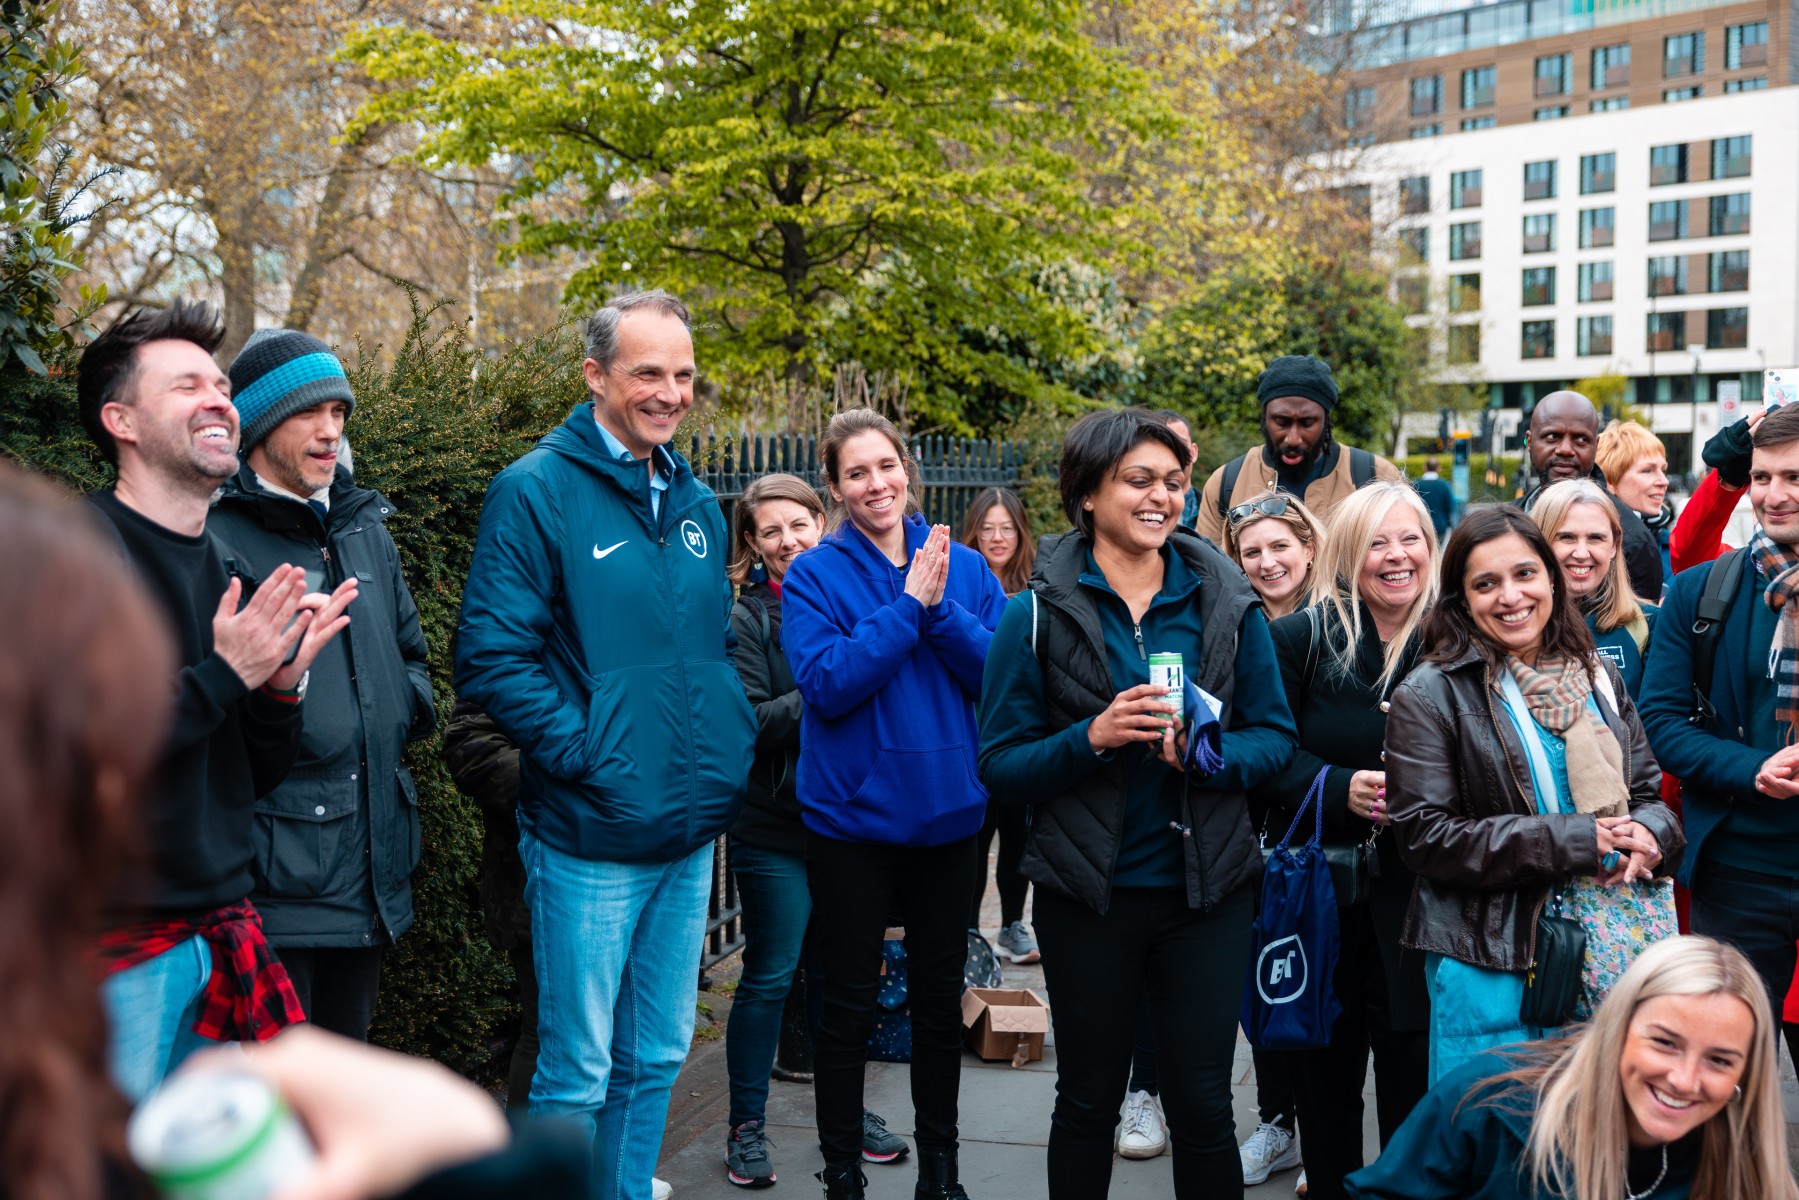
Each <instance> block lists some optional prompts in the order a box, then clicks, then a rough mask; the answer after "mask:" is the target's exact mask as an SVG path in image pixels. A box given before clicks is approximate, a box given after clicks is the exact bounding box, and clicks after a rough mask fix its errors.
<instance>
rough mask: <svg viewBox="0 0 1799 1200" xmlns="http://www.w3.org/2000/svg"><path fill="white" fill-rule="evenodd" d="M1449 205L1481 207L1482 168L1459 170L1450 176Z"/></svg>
mask: <svg viewBox="0 0 1799 1200" xmlns="http://www.w3.org/2000/svg"><path fill="white" fill-rule="evenodd" d="M1449 207H1451V208H1479V207H1480V170H1479V168H1476V169H1475V170H1472V171H1457V172H1456V173H1455V174H1453V175H1451V176H1450V177H1449Z"/></svg>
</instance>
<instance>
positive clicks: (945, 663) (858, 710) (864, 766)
mask: <svg viewBox="0 0 1799 1200" xmlns="http://www.w3.org/2000/svg"><path fill="white" fill-rule="evenodd" d="M905 529H906V557H907V561H908V562H909V561H910V560H911V557H912V555H913V554H915V553H917V551H918V549H919V548H920V547H921V546H923V545H924V543H925V539H926V538H927V537H928V536H930V532H931V530H930V526H929V525H928V524H926V523H925V519H924V518H923V517H921V516H916V515H914V516H910V517H907V518H906V519H905ZM781 600H782V612H783V619H782V628H781V640H782V644H783V646H784V647H785V649H786V651H787V661H788V663H789V665H791V666H792V667H793V678H794V681H795V682H796V683H797V684H798V685H799V689H800V696H801V698H802V699H804V700H805V702H806V707H805V711H804V713H803V714H802V715H801V717H800V769H799V798H800V812H801V817H802V819H803V820H804V821H805V822H806V827H807V828H809V829H811V830H812V831H813V832H815V833H819V834H822V835H824V836H825V837H830V838H837V839H839V840H841V841H847V842H870V843H875V844H881V845H895V846H942V845H946V844H948V843H950V842H954V841H957V840H959V839H961V838H965V837H971V836H973V835H974V834H975V833H977V832H979V830H980V828H981V821H982V819H983V818H984V817H985V815H986V811H987V790H986V789H985V788H983V787H982V786H981V784H980V780H979V779H977V778H976V775H975V753H976V750H977V749H978V748H979V744H980V739H979V736H978V734H977V732H976V729H975V719H974V702H975V701H976V700H977V699H979V698H980V694H981V673H982V670H983V668H984V667H985V666H986V662H987V645H988V643H989V642H991V641H992V640H993V629H994V627H995V626H996V625H998V624H999V615H1000V612H1001V611H1002V610H1003V609H1004V608H1005V605H1006V594H1005V592H1004V591H1002V590H1001V588H1000V585H999V580H998V579H997V578H995V577H994V574H993V571H992V570H991V569H990V568H989V567H988V566H987V563H986V560H984V559H983V558H982V557H981V556H980V554H979V553H978V552H976V551H974V550H971V549H969V548H968V547H967V546H964V545H962V544H960V543H956V542H952V543H951V544H950V561H949V580H948V583H947V584H946V585H945V587H944V592H943V600H942V601H941V602H940V603H938V604H937V605H936V606H935V607H933V608H929V609H927V608H926V607H925V606H924V605H922V604H920V603H919V602H918V601H917V600H915V599H913V598H912V597H911V596H908V595H906V577H905V574H904V572H902V571H901V570H900V569H899V568H897V567H895V566H894V565H893V564H892V563H890V562H888V561H887V556H886V555H885V554H883V553H882V552H881V551H880V550H879V549H878V548H876V546H875V545H874V543H872V542H870V541H869V540H868V538H867V537H865V536H864V535H863V534H862V532H861V531H860V530H858V529H857V528H856V527H855V526H854V525H852V524H850V523H849V522H847V521H846V522H844V523H843V524H842V525H841V526H840V527H839V528H837V529H835V530H833V531H832V532H830V533H828V534H826V535H825V536H824V538H822V539H821V540H820V541H819V543H818V545H817V546H815V547H814V548H812V549H811V550H808V551H806V552H805V553H803V554H801V555H800V556H799V557H798V558H796V559H794V560H793V566H791V567H790V568H788V571H787V578H786V580H785V581H784V582H783V584H782V588H781Z"/></svg>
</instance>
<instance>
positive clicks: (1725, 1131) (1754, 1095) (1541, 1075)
mask: <svg viewBox="0 0 1799 1200" xmlns="http://www.w3.org/2000/svg"><path fill="white" fill-rule="evenodd" d="M1716 995H1728V996H1735V997H1736V998H1737V999H1738V1000H1741V1001H1742V1002H1743V1003H1744V1004H1745V1005H1747V1006H1748V1007H1749V1013H1750V1016H1751V1018H1752V1019H1753V1021H1754V1025H1755V1028H1754V1031H1753V1033H1752V1034H1751V1036H1750V1041H1749V1056H1748V1058H1747V1060H1745V1062H1744V1063H1743V1078H1742V1082H1741V1083H1740V1084H1739V1085H1738V1086H1739V1088H1740V1089H1741V1090H1740V1094H1739V1095H1737V1097H1736V1098H1735V1099H1733V1100H1732V1101H1731V1102H1730V1103H1728V1104H1726V1105H1725V1106H1724V1108H1723V1110H1722V1111H1721V1112H1719V1113H1718V1114H1717V1115H1716V1116H1714V1117H1712V1118H1711V1119H1710V1120H1709V1121H1707V1122H1706V1123H1705V1124H1704V1125H1703V1126H1701V1131H1702V1132H1701V1134H1700V1141H1699V1173H1698V1177H1697V1178H1696V1179H1695V1180H1694V1186H1693V1191H1692V1196H1693V1200H1749V1198H1750V1197H1754V1200H1799V1184H1795V1183H1794V1181H1793V1176H1792V1173H1791V1171H1790V1169H1789V1167H1788V1159H1787V1144H1786V1114H1785V1112H1784V1111H1783V1109H1782V1106H1781V1100H1780V1072H1779V1069H1778V1062H1779V1059H1778V1055H1779V1050H1778V1049H1777V1048H1776V1044H1775V1040H1774V1030H1775V1025H1774V1014H1773V1011H1772V1009H1771V1008H1770V1007H1769V1005H1768V993H1767V988H1766V986H1765V985H1764V984H1763V983H1762V981H1761V977H1760V976H1759V975H1757V974H1756V973H1755V968H1754V967H1752V966H1751V965H1750V964H1749V960H1748V959H1747V958H1745V957H1743V954H1742V952H1741V951H1739V950H1736V949H1734V948H1732V947H1730V946H1726V945H1723V944H1722V943H1719V942H1714V941H1712V940H1711V939H1710V938H1703V937H1672V938H1668V939H1666V940H1665V941H1661V942H1657V943H1656V944H1655V945H1653V946H1650V947H1649V948H1648V949H1647V950H1645V951H1643V953H1642V954H1640V955H1639V956H1638V957H1637V960H1636V962H1634V963H1632V964H1631V966H1630V969H1629V970H1627V971H1625V972H1624V975H1623V976H1622V977H1621V978H1620V979H1619V980H1618V982H1617V984H1616V985H1615V986H1614V987H1613V988H1612V991H1611V994H1610V995H1609V996H1607V997H1606V998H1605V1000H1604V1001H1603V1002H1602V1003H1601V1004H1600V1005H1599V1009H1598V1011H1597V1012H1595V1013H1594V1014H1593V1020H1592V1023H1591V1024H1590V1025H1588V1026H1587V1027H1586V1029H1585V1030H1583V1031H1582V1032H1580V1033H1579V1034H1577V1035H1576V1036H1574V1037H1573V1038H1569V1039H1566V1040H1564V1041H1562V1042H1556V1043H1550V1044H1549V1045H1548V1046H1546V1047H1545V1048H1544V1050H1545V1051H1546V1052H1547V1053H1548V1055H1549V1056H1550V1057H1549V1061H1547V1062H1545V1063H1541V1064H1539V1065H1536V1066H1532V1067H1526V1068H1525V1069H1523V1070H1520V1071H1516V1072H1513V1073H1512V1074H1511V1075H1510V1076H1509V1078H1512V1079H1516V1080H1518V1081H1520V1082H1523V1083H1525V1084H1527V1085H1534V1086H1535V1088H1536V1093H1537V1106H1536V1115H1535V1117H1534V1118H1533V1119H1532V1120H1531V1127H1530V1140H1529V1142H1528V1143H1527V1144H1526V1147H1525V1158H1526V1161H1527V1162H1528V1164H1529V1169H1530V1172H1531V1175H1532V1178H1533V1179H1534V1181H1535V1183H1536V1185H1537V1186H1536V1190H1537V1191H1538V1193H1539V1194H1543V1195H1566V1196H1568V1197H1569V1200H1616V1198H1617V1197H1619V1196H1622V1195H1625V1194H1626V1192H1627V1191H1628V1190H1629V1187H1628V1183H1627V1181H1626V1179H1625V1161H1626V1159H1625V1150H1626V1148H1627V1147H1628V1145H1629V1140H1630V1107H1629V1103H1628V1102H1627V1101H1626V1099H1625V1096H1624V1089H1623V1087H1622V1086H1621V1084H1620V1083H1619V1078H1618V1067H1619V1062H1620V1060H1621V1059H1622V1058H1623V1055H1624V1042H1625V1038H1626V1037H1627V1036H1628V1034H1629V1031H1630V1021H1631V1018H1632V1017H1634V1016H1635V1015H1636V1011H1637V1009H1638V1008H1639V1007H1640V1006H1641V1005H1642V1004H1643V1003H1644V1002H1645V1001H1647V1000H1653V999H1656V998H1657V997H1660V996H1716Z"/></svg>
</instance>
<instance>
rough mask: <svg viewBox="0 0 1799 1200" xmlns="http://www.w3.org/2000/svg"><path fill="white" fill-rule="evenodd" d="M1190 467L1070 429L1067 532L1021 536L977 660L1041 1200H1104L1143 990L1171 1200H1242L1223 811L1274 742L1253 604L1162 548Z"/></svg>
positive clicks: (1268, 647)
mask: <svg viewBox="0 0 1799 1200" xmlns="http://www.w3.org/2000/svg"><path fill="white" fill-rule="evenodd" d="M1190 455H1191V452H1190V451H1189V450H1188V449H1187V445H1186V443H1185V442H1184V441H1182V440H1180V439H1179V438H1178V437H1177V436H1176V435H1175V434H1174V433H1173V432H1172V431H1171V430H1169V428H1168V427H1167V426H1166V425H1165V424H1163V423H1162V421H1161V420H1160V419H1159V418H1158V417H1156V416H1155V414H1153V413H1150V412H1147V411H1145V410H1143V409H1122V410H1117V411H1113V412H1103V413H1092V414H1090V415H1088V416H1085V417H1082V418H1081V419H1080V420H1079V421H1077V422H1075V424H1074V426H1073V427H1072V428H1071V429H1069V431H1068V437H1067V440H1066V441H1065V442H1064V443H1063V450H1062V466H1061V473H1060V479H1059V483H1060V487H1061V491H1062V508H1063V511H1064V512H1066V513H1067V514H1068V519H1069V522H1070V523H1071V524H1073V525H1074V527H1075V528H1074V532H1072V533H1068V534H1063V535H1062V536H1060V537H1054V538H1045V539H1044V541H1043V543H1042V545H1041V547H1040V548H1039V550H1038V557H1037V563H1038V568H1037V573H1036V575H1035V576H1034V577H1033V578H1032V580H1031V588H1030V590H1029V591H1027V592H1025V593H1023V594H1021V595H1019V596H1017V597H1015V598H1014V599H1012V600H1011V601H1009V602H1008V603H1007V605H1006V612H1005V616H1004V617H1003V618H1001V620H1000V623H999V629H998V630H997V631H996V632H995V633H994V635H993V649H992V652H991V653H990V654H989V655H988V658H987V672H986V684H985V687H984V688H983V690H982V695H981V778H982V779H983V780H984V781H985V782H986V784H987V786H988V787H989V788H991V789H992V791H993V796H994V799H995V800H997V801H999V802H1000V803H1004V804H1020V805H1026V806H1028V808H1027V812H1028V814H1029V821H1030V841H1029V842H1028V843H1027V845H1026V847H1025V852H1024V862H1023V863H1022V865H1021V868H1020V869H1021V870H1022V871H1023V873H1024V874H1025V876H1026V877H1027V878H1029V879H1030V881H1031V882H1032V883H1034V884H1035V885H1036V887H1037V902H1036V904H1037V907H1036V913H1035V917H1036V925H1037V936H1038V939H1039V944H1040V945H1041V946H1042V949H1043V971H1044V976H1045V980H1046V982H1047V983H1048V985H1049V994H1050V1000H1051V1002H1052V1003H1053V1005H1054V1008H1055V1014H1056V1058H1057V1076H1056V1107H1055V1115H1054V1117H1053V1118H1052V1120H1051V1124H1050V1134H1049V1170H1048V1175H1049V1194H1050V1200H1095V1198H1096V1197H1101V1196H1104V1195H1105V1194H1106V1190H1107V1188H1108V1186H1109V1184H1110V1180H1111V1174H1112V1130H1113V1126H1114V1124H1115V1122H1116V1121H1117V1118H1118V1108H1119V1105H1120V1103H1121V1102H1122V1101H1123V1100H1124V1093H1125V1083H1126V1078H1127V1076H1128V1075H1129V1073H1130V1063H1131V1033H1132V1026H1133V1023H1134V1018H1135V1016H1136V1013H1137V1008H1138V998H1139V997H1140V996H1141V995H1143V994H1145V993H1147V994H1148V996H1149V1002H1150V1009H1151V1015H1152V1018H1153V1025H1154V1028H1155V1038H1156V1050H1157V1061H1158V1064H1159V1067H1160V1071H1159V1074H1160V1076H1161V1090H1162V1103H1163V1105H1164V1106H1165V1108H1166V1111H1167V1115H1168V1127H1169V1134H1170V1138H1171V1140H1172V1141H1173V1143H1174V1192H1175V1195H1176V1196H1177V1197H1179V1198H1180V1200H1199V1198H1200V1197H1206V1198H1207V1200H1218V1198H1228V1197H1233V1196H1238V1197H1240V1196H1242V1195H1243V1168H1242V1163H1241V1161H1240V1160H1239V1158H1238V1155H1237V1140H1236V1131H1235V1126H1234V1122H1233V1118H1232V1111H1231V1063H1232V1058H1233V1055H1234V1052H1235V1049H1236V1040H1237V1014H1238V1002H1239V1001H1240V999H1241V998H1242V995H1243V980H1244V978H1245V976H1246V975H1247V974H1248V970H1249V955H1250V923H1251V921H1252V919H1253V917H1254V911H1255V881H1256V879H1257V878H1258V877H1259V876H1260V875H1261V871H1262V855H1261V851H1260V849H1259V848H1258V846H1257V845H1256V836H1255V833H1254V831H1253V830H1252V829H1251V828H1250V822H1249V806H1248V802H1247V800H1246V798H1245V793H1246V792H1247V791H1248V790H1249V789H1250V788H1252V787H1255V786H1256V785H1258V784H1260V783H1263V782H1264V781H1266V780H1268V779H1270V778H1271V777H1273V776H1274V774H1275V773H1276V772H1278V771H1280V770H1281V769H1282V768H1283V767H1285V766H1286V765H1287V760H1288V759H1289V758H1290V757H1291V756H1292V754H1293V749H1294V745H1295V741H1296V736H1295V733H1294V726H1293V715H1292V713H1291V712H1290V711H1289V710H1288V707H1287V698H1286V695H1285V693H1284V692H1283V691H1282V689H1281V688H1280V686H1279V679H1280V669H1279V665H1278V664H1277V662H1276V661H1275V656H1274V644H1273V642H1272V641H1271V640H1270V638H1269V635H1268V625H1267V623H1266V621H1265V620H1264V619H1263V617H1262V608H1261V601H1260V599H1259V598H1258V597H1257V596H1256V593H1255V592H1254V591H1253V590H1251V588H1250V586H1249V581H1248V580H1247V579H1246V578H1245V577H1244V575H1243V572H1242V571H1241V570H1240V569H1238V567H1237V565H1236V564H1235V563H1234V562H1232V561H1231V560H1230V559H1229V558H1227V557H1225V555H1224V553H1223V552H1222V551H1221V550H1219V549H1218V548H1217V547H1216V546H1214V545H1213V544H1212V543H1211V542H1210V541H1207V540H1206V539H1205V538H1202V537H1200V536H1198V535H1197V534H1194V533H1191V532H1189V531H1187V530H1185V529H1177V528H1176V523H1177V522H1178V520H1179V518H1180V515H1181V496H1182V492H1183V488H1184V486H1185V480H1186V477H1187V469H1188V466H1189V463H1190ZM1162 653H1175V654H1179V655H1180V656H1181V659H1182V663H1183V666H1184V668H1185V681H1186V683H1187V685H1189V686H1188V689H1187V690H1186V691H1185V692H1184V694H1183V696H1184V698H1187V697H1190V699H1189V700H1188V702H1186V703H1184V704H1182V705H1178V706H1177V705H1176V704H1173V703H1169V702H1168V701H1169V696H1168V693H1167V692H1166V690H1165V688H1164V687H1163V686H1161V685H1158V684H1153V683H1151V682H1150V663H1149V659H1150V656H1151V655H1152V654H1162ZM1239 683H1241V685H1242V686H1239ZM1202 692H1203V694H1202ZM1177 712H1179V713H1180V714H1181V715H1180V718H1179V719H1180V722H1181V724H1180V726H1179V727H1178V728H1177V727H1176V726H1175V725H1174V724H1173V723H1172V721H1171V718H1172V717H1173V716H1174V714H1176V713H1177ZM1201 725H1203V726H1204V727H1205V729H1206V731H1207V736H1206V737H1205V738H1203V739H1201V740H1200V742H1199V743H1198V744H1197V745H1189V744H1188V741H1189V739H1188V736H1187V735H1188V732H1189V731H1190V730H1194V729H1195V728H1196V727H1198V726H1201ZM1201 748H1203V749H1204V751H1205V753H1203V754H1200V753H1197V752H1196V751H1197V750H1199V749H1201Z"/></svg>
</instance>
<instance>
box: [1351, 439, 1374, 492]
mask: <svg viewBox="0 0 1799 1200" xmlns="http://www.w3.org/2000/svg"><path fill="white" fill-rule="evenodd" d="M1373 478H1374V455H1372V454H1370V453H1368V451H1366V450H1360V449H1357V448H1356V447H1354V446H1351V447H1349V482H1350V483H1352V484H1354V485H1355V486H1356V487H1358V488H1360V487H1363V486H1365V485H1366V484H1367V483H1368V482H1369V481H1370V480H1371V479H1373Z"/></svg>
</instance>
